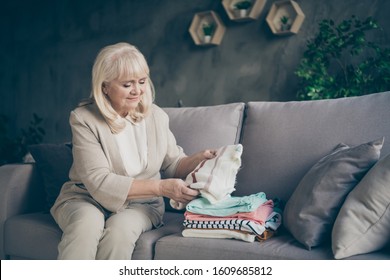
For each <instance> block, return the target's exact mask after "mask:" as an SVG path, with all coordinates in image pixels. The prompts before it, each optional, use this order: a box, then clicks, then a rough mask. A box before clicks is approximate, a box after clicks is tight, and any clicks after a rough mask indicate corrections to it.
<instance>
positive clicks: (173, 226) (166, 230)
mask: <svg viewBox="0 0 390 280" xmlns="http://www.w3.org/2000/svg"><path fill="white" fill-rule="evenodd" d="M183 220H184V217H183V214H182V213H173V212H165V214H164V220H163V221H164V226H162V227H160V228H158V229H154V230H151V231H147V232H145V233H143V234H142V235H141V236H140V238H139V239H138V240H137V243H136V244H135V248H134V252H133V260H151V259H153V258H154V253H155V249H154V247H155V244H156V242H157V240H159V239H160V238H162V237H164V236H166V235H170V234H174V233H177V232H180V231H181V230H182V227H183V226H182V224H183Z"/></svg>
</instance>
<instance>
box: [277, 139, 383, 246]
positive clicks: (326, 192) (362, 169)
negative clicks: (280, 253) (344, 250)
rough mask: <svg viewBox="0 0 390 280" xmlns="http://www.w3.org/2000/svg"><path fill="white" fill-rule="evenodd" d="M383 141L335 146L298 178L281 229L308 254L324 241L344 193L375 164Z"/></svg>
mask: <svg viewBox="0 0 390 280" xmlns="http://www.w3.org/2000/svg"><path fill="white" fill-rule="evenodd" d="M382 146H383V139H379V140H375V141H372V142H368V143H365V144H362V145H359V146H355V147H352V148H350V147H348V146H347V145H345V144H340V145H338V146H337V147H336V148H335V149H334V150H333V151H332V152H331V153H330V154H329V155H327V156H325V157H323V158H322V159H321V160H319V161H318V162H317V163H316V164H315V165H314V166H313V167H312V168H311V169H310V170H309V172H308V173H307V174H306V175H305V176H304V177H303V178H302V180H301V181H300V183H299V185H298V186H297V188H296V189H295V191H294V193H293V194H292V196H291V197H290V199H289V200H288V201H287V203H286V206H285V209H284V212H283V222H284V226H285V227H286V228H287V229H288V230H289V231H290V232H291V234H292V235H293V236H294V237H295V238H296V239H297V240H298V241H299V242H301V243H302V244H303V245H305V246H306V248H308V249H309V250H310V249H311V248H312V247H314V246H318V245H320V244H321V243H323V242H324V241H325V240H327V238H328V236H329V237H330V233H331V230H332V226H333V223H334V221H335V219H336V216H337V214H338V212H339V209H340V207H341V205H342V203H343V202H344V199H345V197H346V196H347V195H348V193H349V192H350V191H351V190H352V189H353V188H354V187H355V186H356V184H357V183H358V182H359V181H360V179H361V178H363V176H364V175H365V173H366V172H367V171H368V170H369V169H370V168H371V167H372V166H373V165H374V164H375V163H376V162H377V160H378V159H379V156H380V150H381V148H382Z"/></svg>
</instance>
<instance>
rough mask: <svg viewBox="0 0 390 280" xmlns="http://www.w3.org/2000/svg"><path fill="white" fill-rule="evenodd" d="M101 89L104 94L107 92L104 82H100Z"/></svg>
mask: <svg viewBox="0 0 390 280" xmlns="http://www.w3.org/2000/svg"><path fill="white" fill-rule="evenodd" d="M102 91H103V93H104V94H107V86H106V83H102Z"/></svg>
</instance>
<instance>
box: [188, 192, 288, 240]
mask: <svg viewBox="0 0 390 280" xmlns="http://www.w3.org/2000/svg"><path fill="white" fill-rule="evenodd" d="M184 217H185V220H184V222H183V225H184V227H185V229H184V230H183V232H182V235H183V236H185V237H203V238H233V239H240V240H244V241H247V242H254V241H255V240H258V241H263V240H266V239H268V238H270V237H272V236H273V235H274V234H275V232H276V230H277V229H278V227H279V226H280V225H281V219H282V213H281V209H280V208H279V201H278V200H271V199H267V198H266V195H265V193H263V192H259V193H257V194H252V195H249V196H243V197H235V196H229V197H227V198H226V199H224V200H222V201H219V202H217V203H213V204H212V203H210V202H209V201H208V200H207V199H206V198H204V197H201V198H198V199H195V200H193V201H191V202H190V203H189V204H188V205H187V207H186V212H185V213H184Z"/></svg>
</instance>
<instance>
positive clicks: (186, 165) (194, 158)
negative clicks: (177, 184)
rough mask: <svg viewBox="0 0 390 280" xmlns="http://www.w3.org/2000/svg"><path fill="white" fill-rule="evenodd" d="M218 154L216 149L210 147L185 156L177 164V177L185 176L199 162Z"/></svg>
mask: <svg viewBox="0 0 390 280" xmlns="http://www.w3.org/2000/svg"><path fill="white" fill-rule="evenodd" d="M216 155H217V151H216V150H212V149H208V150H203V151H200V152H198V153H195V154H193V155H191V156H188V157H185V158H183V159H182V160H181V161H180V162H179V165H178V166H177V169H176V173H175V177H176V178H185V177H187V175H188V174H189V173H190V172H192V171H193V170H194V169H195V168H196V166H198V164H199V163H201V162H202V161H203V160H205V159H212V158H214V157H215V156H216Z"/></svg>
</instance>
